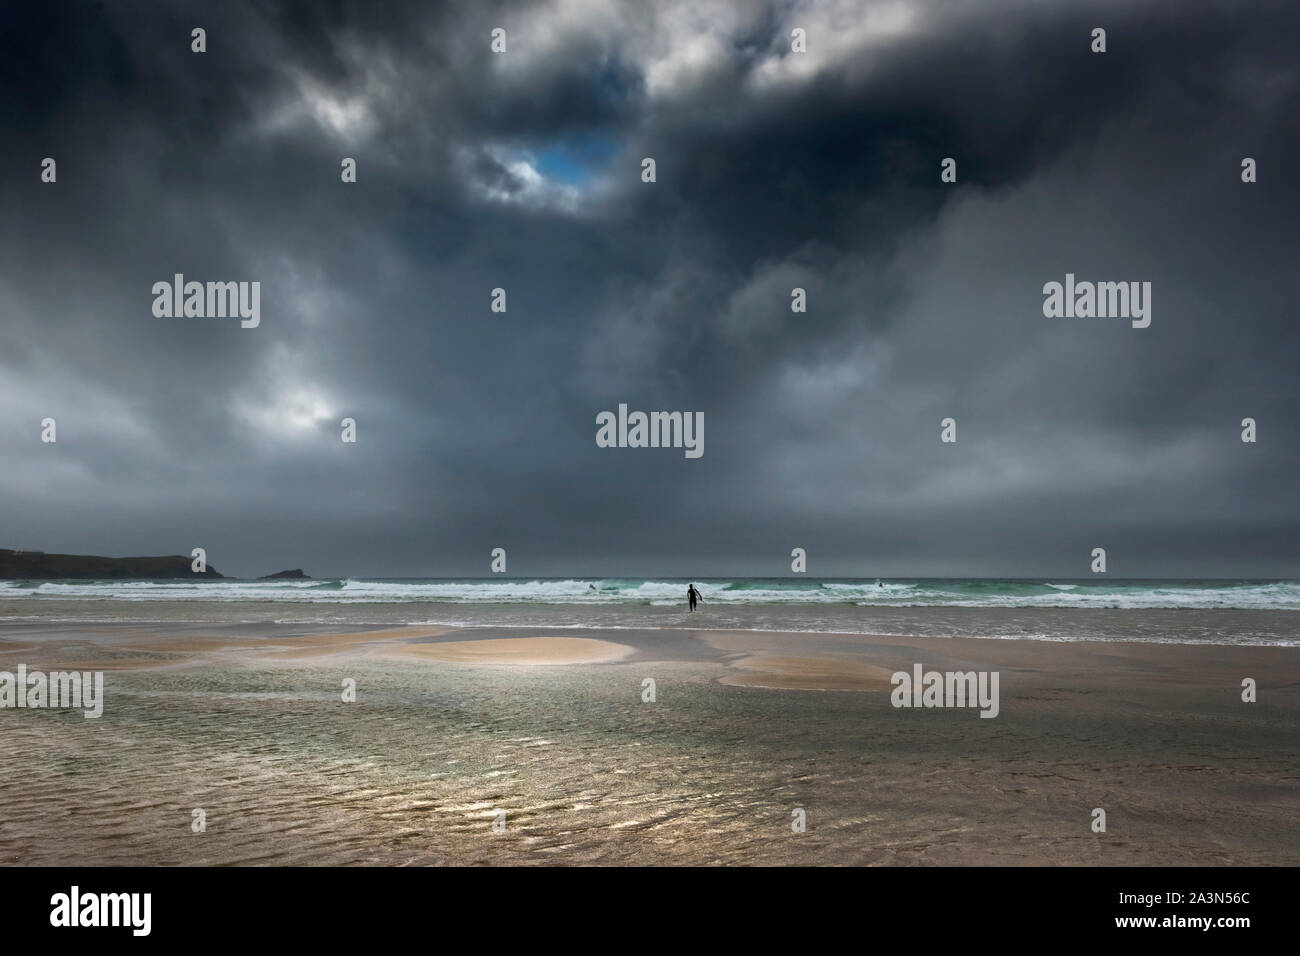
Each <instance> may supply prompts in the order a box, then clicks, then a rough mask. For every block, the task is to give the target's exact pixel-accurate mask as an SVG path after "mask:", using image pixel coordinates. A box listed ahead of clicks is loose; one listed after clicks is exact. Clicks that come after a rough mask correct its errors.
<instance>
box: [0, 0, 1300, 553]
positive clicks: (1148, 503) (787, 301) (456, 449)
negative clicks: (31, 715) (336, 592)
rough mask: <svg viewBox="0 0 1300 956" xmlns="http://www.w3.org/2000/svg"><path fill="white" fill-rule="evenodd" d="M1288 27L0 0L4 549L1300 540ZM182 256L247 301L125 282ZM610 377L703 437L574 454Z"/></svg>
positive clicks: (1072, 17)
mask: <svg viewBox="0 0 1300 956" xmlns="http://www.w3.org/2000/svg"><path fill="white" fill-rule="evenodd" d="M498 27H499V28H501V29H503V30H504V31H505V34H504V37H505V51H504V52H494V51H493V49H492V34H493V30H494V29H496V28H498ZM195 28H202V29H203V30H204V31H205V45H206V50H205V52H201V53H199V52H194V50H193V49H192V44H193V42H194V41H193V39H192V30H193V29H195ZM1095 28H1103V29H1104V30H1105V31H1106V34H1105V42H1106V50H1105V52H1104V53H1102V52H1094V51H1093V49H1092V47H1093V46H1094V39H1093V31H1094V29H1095ZM796 29H798V30H802V31H803V34H802V36H803V37H804V38H805V44H806V50H805V52H795V51H794V50H793V49H792V31H795V30H796ZM1297 36H1300V6H1297V5H1296V4H1294V3H1292V2H1289V0H1279V2H1263V0H1233V2H1222V3H1220V2H1210V0H1168V2H1160V0H1115V2H1108V0H1091V2H1074V0H1054V2H1045V0H1044V2H1033V0H980V2H964V0H857V2H848V0H782V2H776V0H767V2H736V0H729V2H726V3H716V2H710V0H661V2H655V3H632V2H628V3H610V2H595V0H540V2H536V3H504V4H503V3H492V2H483V0H463V2H452V3H437V4H430V3H427V2H418V3H417V2H412V3H385V2H373V3H360V2H356V3H345V2H324V3H315V4H310V5H307V4H287V3H277V2H269V0H268V2H258V3H238V2H232V3H229V4H220V5H213V4H197V3H184V2H182V3H175V4H167V5H165V6H160V5H158V4H153V3H147V2H142V0H141V2H121V3H116V2H115V3H111V4H90V3H68V4H48V3H39V2H20V0H15V2H13V3H7V4H5V5H4V6H3V9H2V10H0V103H3V107H0V137H2V139H3V142H2V144H0V547H12V548H30V549H40V550H45V551H49V552H67V553H78V554H105V555H152V554H189V553H190V549H191V548H193V547H203V548H205V550H206V552H207V555H208V561H209V562H210V563H211V564H212V565H213V566H214V567H216V568H217V569H218V570H220V571H222V572H223V573H226V574H237V575H247V576H251V575H258V574H266V573H270V572H273V571H276V570H279V569H281V568H294V567H301V568H303V569H304V570H306V571H307V573H309V574H312V575H316V576H336V575H354V576H397V575H405V576H423V575H431V576H432V575H449V576H462V575H475V576H479V575H481V576H487V575H488V574H489V564H490V560H491V552H492V550H493V549H494V548H498V547H499V548H504V549H505V550H506V553H507V561H508V573H509V574H510V575H511V576H534V575H535V576H543V575H553V576H564V575H598V576H619V575H625V576H632V575H642V574H644V575H656V574H673V575H680V576H704V575H723V576H725V575H772V576H780V575H786V574H789V573H791V569H790V562H791V557H790V553H791V550H792V549H793V548H803V549H805V550H806V552H807V556H808V557H807V567H808V573H809V574H810V575H822V576H833V575H839V576H856V575H861V576H868V577H874V576H911V575H927V576H946V575H951V576H988V577H995V576H1020V577H1037V576H1056V577H1076V578H1083V577H1089V576H1090V565H1091V561H1092V558H1091V553H1092V550H1093V549H1094V548H1098V547H1101V548H1105V549H1106V553H1107V564H1108V568H1107V573H1108V574H1109V575H1110V576H1112V577H1152V576H1154V577H1224V578H1229V577H1262V578H1297V577H1300V545H1298V542H1300V502H1298V501H1297V494H1296V492H1297V475H1300V453H1298V452H1297V449H1298V448H1300V445H1298V441H1300V427H1298V426H1297V423H1296V417H1295V416H1296V398H1297V386H1296V375H1297V370H1298V369H1300V337H1298V336H1297V334H1296V331H1295V330H1296V323H1297V315H1296V312H1295V302H1296V281H1297V269H1296V253H1297V250H1298V249H1300V175H1297V173H1296V170H1295V167H1294V164H1295V162H1296V157H1297V155H1300V149H1298V147H1300V124H1297V121H1296V117H1297V115H1300V111H1298V109H1297V108H1298V107H1300V85H1298V76H1297V59H1296V56H1295V38H1296V37H1297ZM647 157H649V158H653V159H654V160H655V178H654V181H653V182H645V181H643V174H642V173H643V162H642V161H643V159H645V158H647ZM1247 157H1249V158H1252V159H1254V160H1255V163H1256V177H1257V181H1255V182H1250V183H1246V182H1243V181H1242V161H1243V159H1245V158H1247ZM46 158H52V159H54V160H55V162H56V166H55V181H54V182H45V181H43V165H42V162H43V160H44V159H46ZM345 158H351V159H354V160H355V162H356V182H344V181H343V176H342V173H341V168H342V163H343V160H344V159H345ZM945 158H952V159H954V160H955V161H956V181H955V182H945V181H943V179H942V177H941V171H942V170H941V162H942V161H943V160H944V159H945ZM177 273H181V274H183V275H184V276H185V278H186V280H187V281H189V280H196V281H200V282H207V281H221V282H226V281H247V282H252V281H256V282H258V283H260V296H261V298H260V316H259V318H260V322H259V324H258V325H257V327H255V328H244V327H242V326H241V323H240V321H239V319H238V318H230V317H215V316H209V317H194V316H191V317H159V316H156V315H155V314H154V309H153V304H154V294H153V291H152V289H153V286H154V284H155V283H157V282H160V281H164V282H170V281H171V280H172V277H173V276H174V275H175V274H177ZM1067 273H1069V274H1074V275H1075V276H1076V278H1077V279H1078V280H1079V281H1084V280H1089V281H1098V282H1100V281H1122V282H1130V281H1133V282H1150V283H1151V287H1150V288H1151V298H1150V308H1151V312H1150V318H1151V322H1150V325H1149V326H1148V327H1146V328H1135V327H1133V325H1132V323H1131V322H1130V321H1128V320H1127V319H1125V318H1122V317H1121V318H1115V317H1110V318H1077V317H1076V318H1056V317H1053V318H1049V317H1046V316H1045V315H1044V309H1043V303H1044V293H1043V287H1044V284H1045V283H1048V282H1052V281H1056V282H1062V283H1063V282H1064V281H1065V277H1066V275H1067ZM498 288H500V289H504V290H505V292H506V300H505V301H506V310H505V311H504V312H494V311H492V308H491V304H492V295H493V291H492V290H494V289H498ZM795 288H801V289H803V290H805V293H806V302H807V309H806V311H805V312H796V311H793V310H792V308H791V304H792V290H793V289H795ZM620 403H625V404H626V405H627V406H628V407H629V409H631V410H642V411H646V412H649V411H657V410H662V411H673V410H676V411H683V412H698V413H703V417H704V421H705V430H704V453H703V455H702V456H701V457H699V458H688V457H686V456H685V455H684V453H683V451H682V450H681V449H674V448H602V447H598V446H597V443H596V432H597V428H596V416H597V415H598V414H599V413H601V412H602V411H617V408H618V406H619V404H620ZM46 418H52V419H54V421H55V423H56V434H55V439H56V440H55V441H53V442H48V441H42V432H43V426H42V421H43V420H44V419H46ZM344 418H351V419H353V420H354V421H355V423H356V441H355V442H354V443H348V442H344V441H343V440H342V431H343V430H342V426H341V422H342V420H343V419H344ZM946 418H951V419H953V420H954V421H955V423H956V441H955V442H944V441H942V440H941V422H942V421H943V420H944V419H946ZM1244 418H1252V419H1254V420H1255V422H1256V430H1257V435H1256V441H1255V442H1253V443H1247V442H1243V441H1242V420H1243V419H1244Z"/></svg>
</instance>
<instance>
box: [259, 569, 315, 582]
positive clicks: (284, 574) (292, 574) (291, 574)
mask: <svg viewBox="0 0 1300 956" xmlns="http://www.w3.org/2000/svg"><path fill="white" fill-rule="evenodd" d="M281 578H294V579H297V580H302V581H310V580H311V575H310V574H303V573H302V568H294V569H293V570H292V571H276V572H275V574H264V575H262V576H261V577H260V578H258V579H257V580H259V581H277V580H279V579H281Z"/></svg>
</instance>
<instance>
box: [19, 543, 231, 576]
mask: <svg viewBox="0 0 1300 956" xmlns="http://www.w3.org/2000/svg"><path fill="white" fill-rule="evenodd" d="M190 562H191V559H190V558H187V557H185V556H184V555H180V554H172V555H167V556H165V557H161V558H101V557H98V556H96V555H91V554H46V553H44V552H43V551H9V550H6V549H4V548H0V580H42V579H54V580H57V579H60V578H83V579H85V578H118V579H121V578H129V579H135V580H149V579H159V578H161V579H170V578H203V579H216V578H224V577H225V575H224V574H221V573H220V572H219V571H217V569H216V568H214V567H213V566H212V565H210V564H209V565H208V568H207V570H206V571H204V572H203V573H202V574H199V573H197V572H194V571H191V570H190Z"/></svg>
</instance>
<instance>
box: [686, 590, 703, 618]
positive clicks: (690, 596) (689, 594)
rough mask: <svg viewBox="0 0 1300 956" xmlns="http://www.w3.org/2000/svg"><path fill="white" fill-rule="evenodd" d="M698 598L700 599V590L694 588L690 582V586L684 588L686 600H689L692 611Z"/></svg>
mask: <svg viewBox="0 0 1300 956" xmlns="http://www.w3.org/2000/svg"><path fill="white" fill-rule="evenodd" d="M699 599H700V592H699V591H697V590H695V585H694V584H692V585H691V586H690V587H688V588H687V589H686V600H688V601H690V602H691V610H692V611H694V610H695V602H696V601H698V600H699Z"/></svg>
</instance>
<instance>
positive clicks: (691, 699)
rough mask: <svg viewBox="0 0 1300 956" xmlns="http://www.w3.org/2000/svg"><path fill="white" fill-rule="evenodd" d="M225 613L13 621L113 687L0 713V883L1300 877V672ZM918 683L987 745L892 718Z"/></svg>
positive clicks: (15, 650) (0, 654)
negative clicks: (1084, 873) (263, 872)
mask: <svg viewBox="0 0 1300 956" xmlns="http://www.w3.org/2000/svg"><path fill="white" fill-rule="evenodd" d="M14 603H17V602H14ZM0 610H8V611H12V610H13V608H12V607H9V608H0ZM209 611H210V614H205V613H201V612H202V609H199V611H195V612H193V613H192V614H191V616H195V615H197V616H198V617H200V618H204V617H205V616H210V617H211V618H213V619H212V620H198V621H194V620H191V621H164V620H142V621H131V622H123V621H107V620H105V621H99V620H94V619H93V615H92V616H91V617H92V619H85V618H86V615H85V614H82V615H80V616H81V617H82V618H83V619H82V620H80V621H66V620H62V621H61V620H54V619H52V616H51V615H48V614H46V615H45V616H44V617H42V618H40V619H30V620H19V619H17V618H19V617H20V616H21V615H18V614H13V613H10V614H8V615H7V616H5V620H4V621H3V623H0V670H5V671H11V672H12V671H15V670H16V668H17V667H18V665H19V664H20V663H21V664H23V665H25V666H26V668H27V669H28V670H29V671H31V670H37V669H43V670H45V671H53V670H65V671H66V670H82V671H96V670H97V671H102V672H103V673H104V688H105V689H104V707H103V714H102V716H101V717H99V718H96V719H86V718H84V717H83V716H82V714H81V712H79V711H75V710H67V709H63V710H55V709H44V710H41V709H26V710H19V709H6V710H3V711H0V720H2V721H4V729H5V737H6V747H5V754H6V768H5V773H4V776H3V779H2V780H0V862H3V863H4V864H6V865H12V864H36V865H69V864H93V865H126V864H143V865H227V864H284V865H335V864H378V865H408V864H409V865H432V864H447V865H476V864H626V865H667V864H704V865H716V864H736V865H808V864H830V865H914V864H922V865H982V864H1013V865H1022V864H1023V865H1029V864H1047V865H1056V864H1060V865H1081V864H1090V865H1105V866H1130V865H1216V864H1229V865H1272V864H1288V865H1295V864H1297V863H1300V831H1297V829H1296V827H1295V820H1296V819H1297V818H1300V769H1298V767H1297V759H1296V757H1297V754H1298V753H1300V661H1298V660H1297V655H1296V652H1295V650H1294V648H1293V647H1291V646H1281V645H1278V646H1261V645H1258V644H1242V645H1234V644H1230V643H1202V644H1193V643H1171V642H1152V641H1147V642H1138V641H1133V642H1125V641H1122V640H1105V641H1096V640H1077V641H1060V640H1006V639H980V638H972V637H962V636H948V637H945V636H935V635H924V636H923V635H899V634H887V635H881V634H869V633H818V632H809V631H788V630H784V631H783V630H757V629H737V628H727V627H717V626H714V625H716V623H717V622H716V620H712V621H711V620H710V619H709V618H708V617H707V615H706V614H705V613H701V614H699V615H697V621H698V624H699V626H697V627H696V626H691V623H692V622H691V621H690V619H688V618H686V617H685V615H682V614H681V613H680V611H678V610H674V611H673V612H672V613H673V615H674V618H673V626H664V627H643V628H601V627H600V626H598V625H597V624H588V625H586V626H584V627H582V628H573V627H536V626H534V627H518V626H491V625H485V626H476V627H452V626H448V625H444V624H430V625H396V624H392V625H379V626H364V627H363V626H358V625H356V624H355V623H348V622H344V623H341V624H334V625H327V624H323V623H320V622H308V623H302V624H286V623H274V622H271V621H262V622H253V623H246V622H240V621H232V620H230V618H232V617H235V616H236V615H232V614H230V613H229V612H227V613H226V615H225V616H226V620H225V621H224V622H223V621H221V617H222V615H221V614H220V613H218V612H217V611H216V610H213V609H209ZM949 613H952V612H949ZM1274 613H1278V614H1283V615H1284V617H1285V618H1287V620H1286V622H1285V624H1282V623H1281V621H1280V620H1279V622H1278V624H1275V625H1274V626H1283V627H1293V625H1292V624H1291V623H1290V620H1289V618H1290V617H1291V616H1293V615H1291V614H1290V613H1289V612H1274ZM146 616H147V615H146ZM569 616H570V618H571V619H577V620H581V613H580V612H576V611H572V610H570V615H569ZM33 617H37V616H34V615H33ZM918 664H919V665H922V667H923V668H924V669H926V670H930V669H934V670H937V671H940V672H986V673H987V672H996V673H997V674H998V676H999V682H998V688H999V695H1000V700H999V706H998V710H997V714H996V717H995V719H984V718H982V717H981V716H980V711H979V710H978V709H976V708H974V707H971V706H965V707H956V706H948V707H930V708H927V707H898V706H894V703H893V701H892V699H891V692H892V689H893V685H892V684H891V675H892V674H894V673H896V672H900V671H905V672H910V671H912V669H913V668H914V667H915V666H916V665H918ZM1245 678H1252V679H1254V681H1256V682H1257V700H1256V701H1255V702H1251V703H1247V702H1245V701H1243V699H1242V694H1243V688H1242V681H1243V679H1245ZM647 682H652V683H647ZM349 684H351V687H352V691H351V693H352V694H353V695H354V696H353V699H352V700H351V701H347V700H345V697H347V696H348V694H349V689H348V687H349ZM651 692H652V693H651ZM651 698H652V699H651ZM1098 808H1100V809H1102V810H1104V811H1105V831H1104V832H1097V831H1095V829H1094V826H1095V824H1094V820H1095V819H1096V815H1095V813H1094V811H1095V810H1096V809H1098ZM798 811H803V818H804V819H805V820H806V830H805V831H804V832H795V829H794V828H792V821H797V819H798V816H799V815H798ZM502 812H504V817H502V816H501V814H502ZM200 821H201V823H202V826H201V828H200V827H199V824H200ZM494 823H495V824H496V826H495V827H494ZM196 828H199V829H200V832H196Z"/></svg>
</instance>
